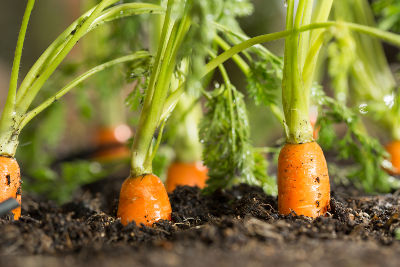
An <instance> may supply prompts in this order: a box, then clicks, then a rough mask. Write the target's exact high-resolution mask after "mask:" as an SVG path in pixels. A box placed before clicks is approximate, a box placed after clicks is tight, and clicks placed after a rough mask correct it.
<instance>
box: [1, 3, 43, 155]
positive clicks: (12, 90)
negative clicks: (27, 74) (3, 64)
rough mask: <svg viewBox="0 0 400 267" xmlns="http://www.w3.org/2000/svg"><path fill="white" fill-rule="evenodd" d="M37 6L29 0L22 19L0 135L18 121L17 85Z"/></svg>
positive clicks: (11, 152)
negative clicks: (16, 106) (31, 21)
mask: <svg viewBox="0 0 400 267" xmlns="http://www.w3.org/2000/svg"><path fill="white" fill-rule="evenodd" d="M34 5H35V0H29V1H28V4H27V6H26V9H25V13H24V16H23V19H22V25H21V29H20V32H19V35H18V41H17V47H16V49H15V55H14V62H13V66H12V70H11V78H10V86H9V89H8V94H7V99H6V103H5V105H4V109H3V112H2V114H1V116H0V134H1V135H3V133H6V134H7V132H9V129H11V128H13V127H12V125H13V120H15V119H16V113H15V103H16V95H17V85H18V75H19V68H20V65H21V57H22V48H23V46H24V41H25V36H26V30H27V28H28V23H29V18H30V16H31V13H32V9H33V7H34ZM12 150H13V151H3V149H0V153H7V154H13V153H15V149H14V148H12Z"/></svg>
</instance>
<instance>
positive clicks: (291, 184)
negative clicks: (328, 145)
mask: <svg viewBox="0 0 400 267" xmlns="http://www.w3.org/2000/svg"><path fill="white" fill-rule="evenodd" d="M329 201H330V185H329V176H328V168H327V164H326V160H325V157H324V153H323V152H322V149H321V147H320V146H319V145H318V144H317V143H316V142H311V143H305V144H286V145H285V146H284V147H283V148H282V150H281V152H280V154H279V160H278V206H279V207H278V208H279V213H281V214H289V213H291V212H292V211H294V212H295V213H296V214H297V215H304V216H308V217H313V218H315V217H318V216H320V215H323V214H325V213H326V211H327V210H328V209H329Z"/></svg>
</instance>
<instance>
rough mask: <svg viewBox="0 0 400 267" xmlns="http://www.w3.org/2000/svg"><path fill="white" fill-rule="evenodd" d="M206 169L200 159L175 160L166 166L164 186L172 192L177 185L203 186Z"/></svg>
mask: <svg viewBox="0 0 400 267" xmlns="http://www.w3.org/2000/svg"><path fill="white" fill-rule="evenodd" d="M207 173H208V169H207V167H206V166H204V165H203V163H202V162H201V161H198V162H191V163H185V162H175V163H173V164H171V166H170V167H169V168H168V175H167V181H166V188H167V191H168V192H172V191H174V190H175V188H176V187H177V186H178V185H189V186H198V187H200V188H204V187H205V186H206V181H207V179H208V176H207Z"/></svg>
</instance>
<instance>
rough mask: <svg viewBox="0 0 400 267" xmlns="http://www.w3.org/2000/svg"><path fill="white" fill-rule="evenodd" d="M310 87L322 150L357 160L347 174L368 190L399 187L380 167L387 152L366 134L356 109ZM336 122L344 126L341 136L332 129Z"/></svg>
mask: <svg viewBox="0 0 400 267" xmlns="http://www.w3.org/2000/svg"><path fill="white" fill-rule="evenodd" d="M313 89H314V91H313V97H314V99H315V101H316V102H318V104H319V105H321V107H322V110H321V115H320V116H319V119H318V123H317V125H319V126H321V130H320V132H319V139H318V142H319V143H320V144H321V145H322V146H323V148H324V149H325V150H336V152H337V153H338V155H339V158H341V159H352V160H354V161H355V162H356V163H357V164H356V166H355V168H354V169H352V170H349V173H348V174H347V177H348V178H349V179H350V180H352V181H353V182H354V184H355V185H357V186H360V187H362V188H363V189H364V190H365V191H367V192H377V191H379V192H388V191H390V190H391V189H392V188H396V187H399V186H400V184H399V183H398V182H395V180H393V178H392V177H390V176H389V175H388V174H387V173H386V172H385V171H384V170H383V168H382V163H383V162H384V159H385V157H386V152H385V150H384V148H383V147H382V146H381V145H380V143H379V142H378V140H376V139H375V138H372V137H370V136H369V135H368V134H367V133H366V131H365V129H364V127H363V125H362V121H361V120H360V118H359V116H358V114H357V111H354V110H351V109H349V108H347V107H346V106H345V105H343V104H341V103H340V102H339V101H337V100H335V99H333V98H331V97H328V96H326V95H325V93H324V92H323V91H322V90H321V88H318V87H314V88H313ZM338 123H345V124H346V126H347V128H346V132H345V134H344V136H343V137H339V136H338V135H337V134H336V133H335V132H334V129H333V125H334V124H338Z"/></svg>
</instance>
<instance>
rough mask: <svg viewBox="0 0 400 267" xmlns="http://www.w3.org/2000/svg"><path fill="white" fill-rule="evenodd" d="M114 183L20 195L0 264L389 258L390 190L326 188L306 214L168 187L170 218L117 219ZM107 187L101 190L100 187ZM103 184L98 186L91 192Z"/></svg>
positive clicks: (301, 262) (248, 194)
mask: <svg viewBox="0 0 400 267" xmlns="http://www.w3.org/2000/svg"><path fill="white" fill-rule="evenodd" d="M120 184H121V181H118V180H111V179H109V180H106V181H102V182H98V183H94V184H92V185H89V186H86V187H84V188H83V189H82V191H81V193H80V194H79V195H77V196H76V197H75V198H74V200H73V201H72V202H70V203H67V204H65V205H63V206H57V205H56V204H54V203H52V202H50V201H47V200H43V199H40V198H37V197H32V196H24V199H23V207H22V208H23V215H22V217H21V220H20V221H18V222H13V221H10V220H8V219H7V218H3V219H0V266H2V267H6V266H24V267H27V266H29V267H31V266H77V267H78V266H85V267H90V266H191V267H196V266H267V265H271V266H278V265H279V266H294V265H295V266H341V267H344V266H378V265H379V266H381V265H383V266H399V264H400V263H399V254H400V241H399V240H397V239H396V229H400V192H394V193H392V194H387V195H377V196H363V195H360V194H359V193H358V191H357V190H353V191H348V190H347V189H346V190H347V191H345V190H343V189H342V188H336V189H335V191H333V192H332V199H331V211H330V213H329V214H328V215H327V216H326V217H320V218H317V219H315V220H310V219H308V218H305V217H298V216H295V215H289V216H281V215H279V214H278V213H277V200H276V198H274V197H270V196H267V195H265V194H264V193H263V191H262V190H261V189H260V188H257V187H250V186H247V185H240V186H237V187H235V188H233V189H231V190H226V191H218V192H215V193H214V194H212V195H207V196H204V195H202V194H201V193H200V190H199V189H198V188H194V187H178V188H177V189H176V190H175V191H174V192H173V193H172V194H171V195H170V200H171V203H172V209H173V214H172V222H169V221H162V222H159V223H157V224H156V225H155V226H154V227H152V228H148V227H140V226H136V225H135V224H134V223H132V224H130V225H128V226H127V227H123V226H122V225H121V223H120V222H119V220H118V219H116V218H115V207H116V200H117V196H118V190H119V186H120ZM106 189H107V191H106ZM102 191H105V192H108V193H107V194H105V193H103V194H102V193H101V192H102Z"/></svg>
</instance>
